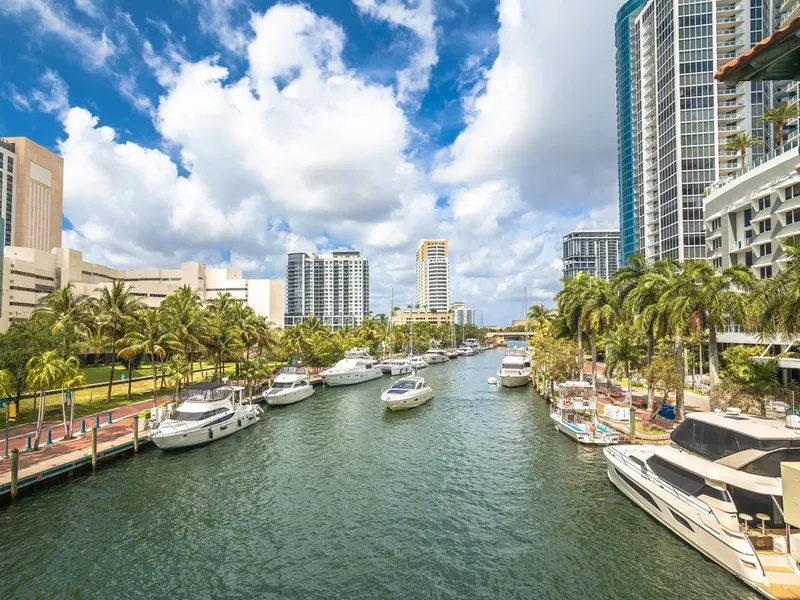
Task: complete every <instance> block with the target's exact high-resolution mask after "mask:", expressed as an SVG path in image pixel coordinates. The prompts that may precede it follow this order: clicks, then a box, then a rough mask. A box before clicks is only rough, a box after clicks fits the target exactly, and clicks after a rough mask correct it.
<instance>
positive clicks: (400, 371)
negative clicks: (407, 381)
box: [380, 358, 412, 375]
mask: <svg viewBox="0 0 800 600" xmlns="http://www.w3.org/2000/svg"><path fill="white" fill-rule="evenodd" d="M380 367H381V371H382V372H383V374H384V375H408V374H409V373H411V370H412V367H411V361H410V360H408V359H407V358H387V359H386V360H384V361H383V362H382V363H381V365H380Z"/></svg>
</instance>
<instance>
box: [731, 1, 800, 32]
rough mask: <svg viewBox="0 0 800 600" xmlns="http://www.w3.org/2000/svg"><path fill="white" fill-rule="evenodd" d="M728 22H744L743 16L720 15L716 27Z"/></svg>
mask: <svg viewBox="0 0 800 600" xmlns="http://www.w3.org/2000/svg"><path fill="white" fill-rule="evenodd" d="M797 1H798V2H800V0H797ZM729 23H744V17H743V16H741V15H731V16H729V17H720V18H719V19H717V29H719V26H720V25H722V26H725V25H727V24H729Z"/></svg>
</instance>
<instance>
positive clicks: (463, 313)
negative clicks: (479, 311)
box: [450, 302, 475, 325]
mask: <svg viewBox="0 0 800 600" xmlns="http://www.w3.org/2000/svg"><path fill="white" fill-rule="evenodd" d="M450 312H451V313H453V323H455V324H456V325H475V309H474V308H467V305H466V304H464V303H463V302H453V304H451V305H450Z"/></svg>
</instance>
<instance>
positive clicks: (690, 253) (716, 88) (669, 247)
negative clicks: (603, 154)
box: [617, 0, 777, 260]
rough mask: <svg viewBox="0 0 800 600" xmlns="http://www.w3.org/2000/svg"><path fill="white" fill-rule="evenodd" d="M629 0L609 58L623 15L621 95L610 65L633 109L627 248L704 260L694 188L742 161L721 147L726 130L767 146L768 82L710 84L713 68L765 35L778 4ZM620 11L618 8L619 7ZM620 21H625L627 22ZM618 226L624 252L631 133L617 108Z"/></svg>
mask: <svg viewBox="0 0 800 600" xmlns="http://www.w3.org/2000/svg"><path fill="white" fill-rule="evenodd" d="M636 4H637V3H635V2H628V3H626V4H625V5H624V6H623V9H622V10H621V11H620V14H619V15H618V22H617V26H618V29H617V33H618V40H617V45H618V57H617V62H618V65H620V64H623V66H624V64H625V61H624V60H623V58H622V57H621V56H620V55H619V54H621V53H622V51H623V50H624V44H622V45H621V44H620V39H619V38H620V37H622V38H623V41H624V39H625V31H624V29H625V27H624V26H622V27H621V26H620V21H622V22H623V23H625V22H627V24H628V26H629V30H628V39H627V41H628V44H629V51H630V82H631V84H630V98H629V99H627V98H625V97H624V96H625V93H626V81H625V75H626V72H625V69H624V68H623V69H621V68H620V67H619V66H618V82H617V92H618V104H619V105H620V106H622V107H623V108H625V107H626V106H627V105H628V103H630V106H631V107H632V113H631V114H632V130H633V177H634V182H633V194H632V197H633V206H634V207H635V208H634V219H633V222H634V223H635V225H634V226H635V249H636V251H637V252H641V253H643V254H644V255H645V256H646V257H647V258H649V259H650V260H658V259H660V258H673V259H678V260H683V259H693V258H704V257H705V252H706V251H705V237H704V227H703V200H702V198H703V193H704V191H705V189H706V187H707V186H709V185H710V184H712V183H713V182H715V181H717V180H718V179H720V178H721V177H725V176H727V175H729V174H732V173H734V172H735V171H736V170H737V169H738V168H740V167H741V165H740V164H739V152H736V151H733V150H726V149H725V146H726V145H727V143H728V142H729V141H730V140H731V138H732V137H733V136H735V135H736V134H739V133H748V134H751V135H754V136H758V137H763V138H764V142H765V143H764V145H763V146H757V147H755V148H752V149H751V150H750V151H749V155H750V156H751V157H752V158H753V159H756V158H760V156H761V155H763V154H764V153H766V152H768V151H769V150H771V149H772V148H773V146H774V140H773V139H772V132H771V129H770V128H766V129H765V128H764V126H763V123H762V122H761V115H762V114H763V112H764V109H765V107H769V106H772V105H774V103H775V94H774V86H773V85H772V84H770V83H762V82H753V83H749V82H748V83H742V84H740V85H739V86H737V87H736V88H732V89H729V88H727V86H725V85H722V84H719V85H718V84H717V83H716V82H715V81H714V73H715V72H716V70H717V69H718V68H719V67H720V66H722V65H723V64H725V63H726V62H728V61H729V60H731V59H733V58H735V57H736V56H738V55H739V54H741V53H742V52H744V51H746V50H748V49H749V48H750V47H751V46H752V45H754V44H755V43H757V42H758V41H759V40H761V38H762V37H764V36H765V35H769V33H771V32H772V30H773V29H774V27H775V24H776V19H777V11H776V8H775V2H774V1H772V0H750V1H749V2H744V3H743V2H741V0H703V1H700V0H647V2H646V3H644V4H643V5H642V6H639V7H637V6H636ZM626 11H627V12H626ZM626 20H627V21H626ZM620 112H621V114H620V115H619V125H620V132H619V137H620V227H621V230H622V232H623V235H624V236H625V246H624V248H623V256H624V257H625V258H626V257H627V256H629V254H630V250H631V244H630V242H629V241H628V240H629V238H628V237H627V236H628V233H629V232H630V228H631V219H630V207H631V185H630V178H627V179H626V178H625V177H623V174H629V171H628V170H627V164H628V163H626V162H625V161H626V160H627V157H628V155H629V153H630V146H629V145H626V144H625V143H623V141H624V140H626V139H627V138H626V137H625V136H626V135H627V133H628V132H629V131H630V130H629V129H627V121H626V120H625V119H624V116H625V114H624V110H621V111H620Z"/></svg>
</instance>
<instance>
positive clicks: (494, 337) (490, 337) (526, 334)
mask: <svg viewBox="0 0 800 600" xmlns="http://www.w3.org/2000/svg"><path fill="white" fill-rule="evenodd" d="M532 335H533V333H532V332H530V331H492V332H490V333H487V334H486V335H485V336H484V338H485V339H486V340H487V341H490V342H492V341H495V342H500V341H502V342H505V341H506V340H528V339H530V337H531V336H532Z"/></svg>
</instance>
